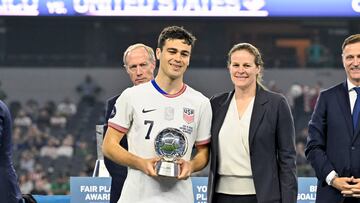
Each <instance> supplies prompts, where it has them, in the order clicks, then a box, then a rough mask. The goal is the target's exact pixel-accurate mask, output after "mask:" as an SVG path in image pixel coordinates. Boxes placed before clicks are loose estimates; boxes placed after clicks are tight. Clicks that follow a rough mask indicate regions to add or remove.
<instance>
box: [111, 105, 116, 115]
mask: <svg viewBox="0 0 360 203" xmlns="http://www.w3.org/2000/svg"><path fill="white" fill-rule="evenodd" d="M115 114H116V107H115V106H114V107H113V109H112V111H111V113H110V118H114V116H115Z"/></svg>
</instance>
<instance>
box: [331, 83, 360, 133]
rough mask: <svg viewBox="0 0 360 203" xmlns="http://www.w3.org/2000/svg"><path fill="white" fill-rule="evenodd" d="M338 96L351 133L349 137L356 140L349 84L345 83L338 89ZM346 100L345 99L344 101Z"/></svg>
mask: <svg viewBox="0 0 360 203" xmlns="http://www.w3.org/2000/svg"><path fill="white" fill-rule="evenodd" d="M336 94H337V97H336V98H337V101H338V103H339V106H340V109H341V111H342V113H343V116H344V118H345V122H346V127H347V128H348V131H349V132H350V133H349V135H350V136H352V137H353V139H354V138H355V136H354V135H356V134H354V127H353V123H352V115H351V111H350V100H349V92H348V87H347V82H346V81H345V82H344V83H343V85H342V86H341V88H339V89H338V91H337V92H336ZM343 98H345V99H343Z"/></svg>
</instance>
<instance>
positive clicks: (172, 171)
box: [155, 161, 180, 177]
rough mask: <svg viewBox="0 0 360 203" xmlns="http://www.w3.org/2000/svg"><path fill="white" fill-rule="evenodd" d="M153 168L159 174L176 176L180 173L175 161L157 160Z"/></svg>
mask: <svg viewBox="0 0 360 203" xmlns="http://www.w3.org/2000/svg"><path fill="white" fill-rule="evenodd" d="M155 170H156V173H157V174H158V175H159V176H167V177H178V176H179V175H180V174H179V172H180V166H179V164H177V163H175V162H170V161H158V162H156V165H155Z"/></svg>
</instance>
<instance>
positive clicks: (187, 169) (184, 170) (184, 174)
mask: <svg viewBox="0 0 360 203" xmlns="http://www.w3.org/2000/svg"><path fill="white" fill-rule="evenodd" d="M176 163H178V164H179V165H180V175H179V176H178V177H177V179H179V180H186V179H188V178H189V177H190V175H191V173H192V166H191V163H190V161H185V160H184V159H180V160H178V161H176Z"/></svg>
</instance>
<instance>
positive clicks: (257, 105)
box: [249, 85, 268, 148]
mask: <svg viewBox="0 0 360 203" xmlns="http://www.w3.org/2000/svg"><path fill="white" fill-rule="evenodd" d="M267 102H268V99H267V97H266V94H265V91H264V89H263V88H262V87H261V86H260V85H257V91H256V95H255V101H254V107H253V111H252V114H251V121H250V130H249V147H250V148H251V146H252V143H253V141H254V137H255V134H256V131H257V129H258V128H259V125H260V123H261V120H262V119H263V117H264V114H265V111H266V109H265V103H267Z"/></svg>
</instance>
